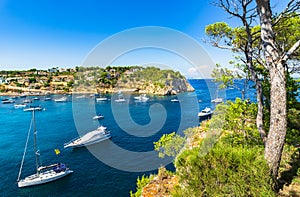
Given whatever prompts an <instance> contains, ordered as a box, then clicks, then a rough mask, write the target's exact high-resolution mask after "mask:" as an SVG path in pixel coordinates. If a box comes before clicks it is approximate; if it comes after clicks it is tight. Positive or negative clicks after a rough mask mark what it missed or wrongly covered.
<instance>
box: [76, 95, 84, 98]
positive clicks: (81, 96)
mask: <svg viewBox="0 0 300 197" xmlns="http://www.w3.org/2000/svg"><path fill="white" fill-rule="evenodd" d="M76 98H77V99H82V98H86V96H85V95H79V96H76Z"/></svg>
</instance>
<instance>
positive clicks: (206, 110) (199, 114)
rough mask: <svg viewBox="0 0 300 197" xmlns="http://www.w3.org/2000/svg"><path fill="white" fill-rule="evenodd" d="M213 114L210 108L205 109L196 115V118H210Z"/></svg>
mask: <svg viewBox="0 0 300 197" xmlns="http://www.w3.org/2000/svg"><path fill="white" fill-rule="evenodd" d="M212 114H213V111H212V110H211V108H209V107H206V108H205V109H203V110H202V111H201V112H199V113H198V116H199V117H200V118H201V117H206V116H210V115H212Z"/></svg>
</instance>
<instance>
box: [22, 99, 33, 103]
mask: <svg viewBox="0 0 300 197" xmlns="http://www.w3.org/2000/svg"><path fill="white" fill-rule="evenodd" d="M23 103H32V101H31V100H30V99H24V101H23Z"/></svg>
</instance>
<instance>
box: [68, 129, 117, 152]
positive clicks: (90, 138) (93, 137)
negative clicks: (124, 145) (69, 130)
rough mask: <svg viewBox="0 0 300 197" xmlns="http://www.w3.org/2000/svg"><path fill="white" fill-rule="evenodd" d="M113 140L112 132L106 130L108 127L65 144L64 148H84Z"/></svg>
mask: <svg viewBox="0 0 300 197" xmlns="http://www.w3.org/2000/svg"><path fill="white" fill-rule="evenodd" d="M109 138H111V135H110V132H109V131H107V130H106V127H104V126H100V127H98V128H97V129H96V130H93V131H90V132H88V133H86V134H85V135H83V136H82V137H79V138H76V139H74V140H71V141H70V142H68V143H65V144H64V148H68V147H72V148H77V147H83V146H88V145H92V144H95V143H98V142H101V141H104V140H107V139H109Z"/></svg>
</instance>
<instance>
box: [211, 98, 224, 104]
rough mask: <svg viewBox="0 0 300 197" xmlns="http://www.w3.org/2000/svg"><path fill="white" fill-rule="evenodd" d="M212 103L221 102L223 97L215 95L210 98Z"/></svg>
mask: <svg viewBox="0 0 300 197" xmlns="http://www.w3.org/2000/svg"><path fill="white" fill-rule="evenodd" d="M211 102H212V103H222V102H223V98H220V97H217V98H215V99H213V100H211Z"/></svg>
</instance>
